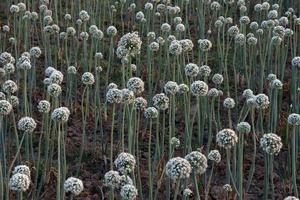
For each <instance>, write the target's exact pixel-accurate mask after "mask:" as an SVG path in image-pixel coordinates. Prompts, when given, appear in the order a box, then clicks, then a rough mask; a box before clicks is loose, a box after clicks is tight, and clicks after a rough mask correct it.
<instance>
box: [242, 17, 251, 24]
mask: <svg viewBox="0 0 300 200" xmlns="http://www.w3.org/2000/svg"><path fill="white" fill-rule="evenodd" d="M240 23H241V24H243V25H247V24H249V23H250V18H249V17H248V16H242V17H241V18H240Z"/></svg>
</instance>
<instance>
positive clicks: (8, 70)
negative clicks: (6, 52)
mask: <svg viewBox="0 0 300 200" xmlns="http://www.w3.org/2000/svg"><path fill="white" fill-rule="evenodd" d="M3 70H4V73H7V74H12V73H14V72H15V66H14V64H12V63H8V64H6V65H4V67H3Z"/></svg>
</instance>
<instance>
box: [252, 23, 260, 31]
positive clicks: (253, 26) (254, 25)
mask: <svg viewBox="0 0 300 200" xmlns="http://www.w3.org/2000/svg"><path fill="white" fill-rule="evenodd" d="M258 28H259V25H258V23H257V22H255V21H254V22H251V23H250V29H252V30H257V29H258Z"/></svg>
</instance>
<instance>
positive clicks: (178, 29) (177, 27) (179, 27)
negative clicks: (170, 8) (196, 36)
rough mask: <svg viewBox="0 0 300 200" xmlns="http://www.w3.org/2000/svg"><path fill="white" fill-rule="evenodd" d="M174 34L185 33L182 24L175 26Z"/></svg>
mask: <svg viewBox="0 0 300 200" xmlns="http://www.w3.org/2000/svg"><path fill="white" fill-rule="evenodd" d="M175 30H176V32H178V33H183V32H184V31H185V26H184V24H177V25H176V28H175Z"/></svg>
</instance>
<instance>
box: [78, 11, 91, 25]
mask: <svg viewBox="0 0 300 200" xmlns="http://www.w3.org/2000/svg"><path fill="white" fill-rule="evenodd" d="M79 18H80V19H81V20H82V21H83V22H87V21H89V19H90V16H89V14H88V13H87V12H86V11H85V10H82V11H80V12H79Z"/></svg>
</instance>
